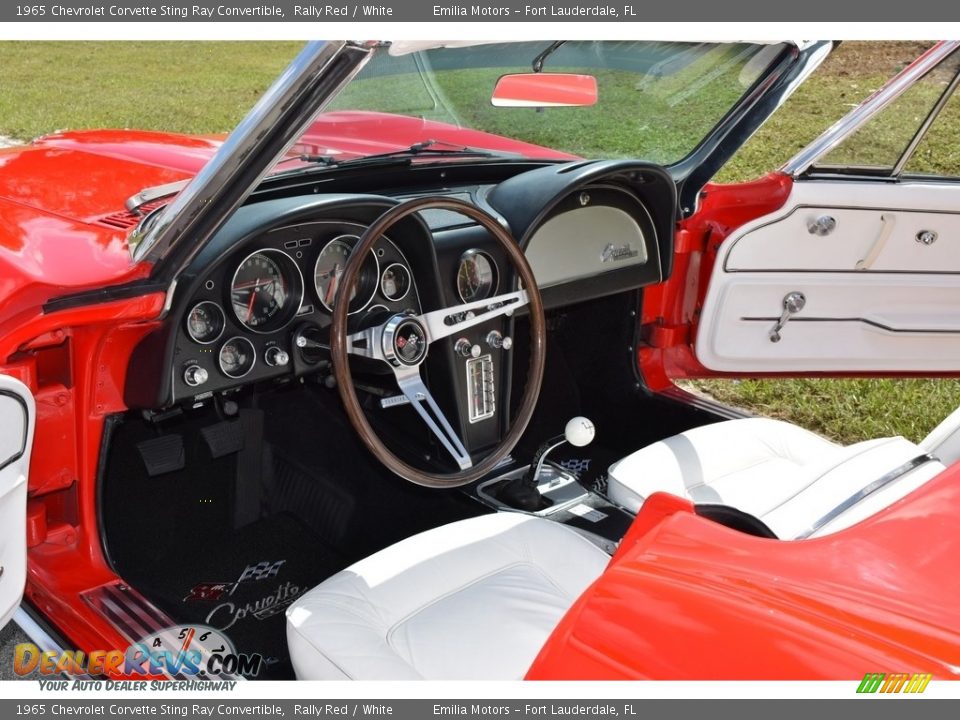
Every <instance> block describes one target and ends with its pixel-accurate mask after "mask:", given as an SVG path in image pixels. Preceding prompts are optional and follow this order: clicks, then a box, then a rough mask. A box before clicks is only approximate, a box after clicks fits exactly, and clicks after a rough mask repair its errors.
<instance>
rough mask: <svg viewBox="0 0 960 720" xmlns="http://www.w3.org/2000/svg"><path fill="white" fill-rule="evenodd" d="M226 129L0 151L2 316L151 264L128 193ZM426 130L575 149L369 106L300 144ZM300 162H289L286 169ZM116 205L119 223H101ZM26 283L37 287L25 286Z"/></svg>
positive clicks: (344, 145)
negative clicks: (135, 256)
mask: <svg viewBox="0 0 960 720" xmlns="http://www.w3.org/2000/svg"><path fill="white" fill-rule="evenodd" d="M223 137H224V136H190V135H174V134H169V133H160V132H143V131H134V130H95V131H82V132H67V133H58V134H54V135H48V136H45V137H43V138H40V139H38V140H36V141H35V142H34V143H32V144H30V145H27V146H23V147H16V148H10V149H7V150H0V324H2V322H3V320H4V319H5V318H6V317H8V316H9V315H10V314H11V313H12V312H15V311H17V310H18V309H23V306H24V303H27V304H28V305H29V306H35V305H36V304H37V302H38V301H39V302H42V301H43V300H45V299H47V298H49V297H55V296H57V295H62V294H65V293H68V292H73V291H79V290H84V289H91V288H98V287H103V286H104V285H112V284H117V283H121V282H125V281H128V280H130V279H132V278H135V277H138V276H142V275H143V274H144V273H145V272H146V271H147V268H146V267H139V268H135V267H133V266H131V264H130V256H129V253H128V251H127V245H126V238H127V234H128V232H129V230H130V227H132V224H134V223H135V222H136V220H137V218H136V217H131V216H127V217H124V215H125V210H124V201H125V200H126V199H127V198H129V197H130V196H132V195H134V194H136V193H137V192H139V191H140V190H142V189H143V188H146V187H152V186H156V185H165V184H167V183H171V182H175V181H177V180H184V179H187V178H191V177H193V175H195V174H196V173H197V172H198V171H199V170H200V168H201V167H203V166H204V164H206V163H207V161H209V160H210V158H211V157H212V156H213V154H214V153H215V152H216V151H217V149H218V148H219V147H220V145H221V143H222V141H223ZM428 138H429V139H437V140H443V141H445V142H448V143H455V144H460V145H476V146H481V147H484V148H489V149H492V150H500V151H504V152H514V153H520V154H523V155H529V156H532V157H538V158H552V159H569V158H570V156H569V155H565V154H563V153H558V152H556V151H553V150H549V149H547V148H541V147H538V146H536V145H530V144H528V143H522V142H517V141H515V140H510V139H508V138H504V137H499V136H497V135H490V134H488V133H482V132H478V131H476V130H469V129H464V128H457V127H455V126H452V125H447V124H444V123H438V122H433V121H429V120H422V119H419V118H409V117H403V116H399V115H387V114H383V113H367V112H335V113H329V114H326V115H324V116H322V117H321V118H320V119H319V120H318V121H317V122H316V123H315V124H314V125H313V126H312V127H311V128H310V130H309V131H308V132H307V133H306V134H305V135H304V137H303V139H302V140H301V142H300V144H299V145H298V146H297V147H296V148H294V151H295V153H298V154H299V153H304V152H309V153H317V154H325V153H328V152H333V153H336V154H338V155H342V156H346V157H353V156H357V155H369V154H373V153H380V152H388V151H391V150H398V149H402V148H405V147H408V146H409V145H411V144H412V143H414V142H418V141H422V140H424V139H428ZM297 164H299V161H296V160H294V161H292V162H290V161H288V162H285V163H283V164H282V165H281V166H280V169H281V170H287V169H289V168H291V167H296V165H297ZM118 213H119V214H120V215H119V221H120V222H119V225H118V224H111V223H105V222H104V220H105V219H109V218H110V216H111V215H115V214H118ZM28 286H29V287H30V288H31V289H32V290H33V291H34V292H24V289H25V288H26V287H28ZM14 303H15V304H16V307H14V306H13V304H14Z"/></svg>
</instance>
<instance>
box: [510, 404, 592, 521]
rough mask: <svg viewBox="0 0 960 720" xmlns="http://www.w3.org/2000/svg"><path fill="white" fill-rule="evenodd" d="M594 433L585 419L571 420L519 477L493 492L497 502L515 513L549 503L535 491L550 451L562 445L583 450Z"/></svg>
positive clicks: (538, 451)
mask: <svg viewBox="0 0 960 720" xmlns="http://www.w3.org/2000/svg"><path fill="white" fill-rule="evenodd" d="M594 433H595V430H594V427H593V423H592V422H591V421H590V420H588V419H587V418H585V417H580V416H578V417H575V418H573V419H572V420H570V421H569V422H568V423H567V425H566V427H565V428H564V431H563V435H557V436H556V437H554V438H550V439H549V440H547V441H546V442H545V443H543V444H542V445H541V446H540V447H539V448H537V452H536V453H534V455H533V460H532V461H531V462H530V469H529V470H527V473H526V474H525V475H524V476H523V477H519V478H516V479H514V480H511V481H509V482H507V483H505V484H504V485H503V486H502V487H501V488H500V489H499V490H498V491H497V492H496V496H497V499H498V500H501V501H502V502H504V503H506V504H507V505H509V506H510V507H513V508H516V509H518V510H527V511H530V512H536V511H538V510H543V509H545V508H548V507H550V505H551V504H552V503H551V501H550V500H549V499H548V498H545V497H544V496H543V495H542V494H541V493H540V490H539V485H540V476H541V474H542V473H543V464H544V462H545V461H546V459H547V455H548V454H549V453H550V451H551V450H555V449H556V448H558V447H559V446H560V445H563V444H564V443H570V444H571V445H573V446H575V447H584V446H586V445H589V444H590V443H591V442H592V441H593V436H594Z"/></svg>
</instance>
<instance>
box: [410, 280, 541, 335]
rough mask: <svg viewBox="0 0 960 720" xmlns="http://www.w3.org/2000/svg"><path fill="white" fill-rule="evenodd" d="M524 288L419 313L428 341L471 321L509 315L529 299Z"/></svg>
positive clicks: (468, 325) (476, 323) (469, 323)
mask: <svg viewBox="0 0 960 720" xmlns="http://www.w3.org/2000/svg"><path fill="white" fill-rule="evenodd" d="M529 301H530V300H529V297H528V295H527V291H526V290H517V291H516V292H510V293H504V294H502V295H495V296H493V297H489V298H487V299H486V300H475V301H474V302H468V303H464V304H463V305H454V306H453V307H448V308H443V309H442V310H434V311H433V312H428V313H424V314H423V315H421V316H420V321H421V322H422V323H423V324H424V325H425V326H426V328H427V335H428V339H429V341H430V342H434V341H435V340H441V339H442V338H445V337H449V336H450V335H454V334H457V333H460V332H463V331H464V330H466V329H467V328H471V327H473V326H474V325H479V324H480V323H484V322H486V321H487V320H491V319H493V318H495V317H500V316H501V315H511V314H513V312H514V311H516V310H517V309H519V308H521V307H523V306H524V305H526V304H527V303H528V302H529Z"/></svg>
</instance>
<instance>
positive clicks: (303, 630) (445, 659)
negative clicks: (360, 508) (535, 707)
mask: <svg viewBox="0 0 960 720" xmlns="http://www.w3.org/2000/svg"><path fill="white" fill-rule="evenodd" d="M609 560H610V557H609V556H608V555H607V554H606V553H605V552H603V551H602V550H600V549H599V548H597V547H596V546H595V545H593V544H592V543H590V542H589V541H588V540H586V539H585V538H584V537H582V536H581V535H578V534H577V533H576V532H575V531H573V530H571V529H569V528H567V527H565V526H563V525H560V524H558V523H554V522H551V521H549V520H544V519H542V518H536V517H530V516H527V515H520V514H517V513H498V514H494V515H483V516H481V517H477V518H472V519H469V520H463V521H460V522H456V523H452V524H450V525H445V526H443V527H439V528H436V529H434V530H429V531H427V532H424V533H421V534H419V535H415V536H413V537H411V538H408V539H406V540H403V541H401V542H399V543H397V544H395V545H392V546H391V547H388V548H386V549H385V550H382V551H380V552H378V553H376V554H374V555H372V556H370V557H368V558H365V559H364V560H361V561H360V562H358V563H356V564H354V565H352V566H351V567H349V568H347V569H346V570H344V571H342V572H340V573H338V574H337V575H334V576H333V577H331V578H329V579H328V580H326V581H324V582H323V583H321V584H320V585H318V586H317V587H315V588H314V589H313V590H311V591H310V592H308V593H307V594H306V595H304V596H303V597H301V598H299V599H298V600H297V601H296V602H295V603H293V605H291V606H290V607H289V608H288V609H287V641H288V645H289V649H290V657H291V659H292V661H293V667H294V670H295V671H296V673H297V677H298V678H300V679H314V680H344V679H358V680H410V679H429V680H449V679H459V680H464V679H466V680H470V679H483V680H500V679H521V678H523V676H524V674H525V673H526V671H527V668H528V667H529V666H530V664H531V663H532V662H533V660H534V658H535V657H536V656H537V653H538V652H539V651H540V648H541V647H542V646H543V644H544V643H545V642H546V640H547V637H548V636H549V635H550V633H551V632H552V631H553V628H554V627H555V626H556V624H557V623H558V622H559V621H560V618H561V617H562V616H563V615H564V613H565V612H566V611H567V609H568V608H569V607H570V606H571V605H572V604H573V602H574V600H576V599H577V598H578V597H579V596H580V594H581V593H583V591H584V590H586V588H587V586H589V585H590V584H591V583H592V582H593V581H594V580H595V579H596V578H597V577H599V576H600V575H601V574H602V572H603V570H604V568H605V567H606V565H607V563H608V561H609Z"/></svg>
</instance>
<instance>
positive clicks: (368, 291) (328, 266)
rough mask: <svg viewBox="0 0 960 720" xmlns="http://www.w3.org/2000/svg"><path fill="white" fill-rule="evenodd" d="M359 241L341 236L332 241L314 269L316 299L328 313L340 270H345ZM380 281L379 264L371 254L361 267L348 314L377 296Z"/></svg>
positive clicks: (341, 272)
mask: <svg viewBox="0 0 960 720" xmlns="http://www.w3.org/2000/svg"><path fill="white" fill-rule="evenodd" d="M359 239H360V238H358V237H357V236H356V235H341V236H340V237H337V238H334V239H333V240H331V241H330V242H328V243H327V244H326V245H325V246H324V248H323V250H321V251H320V256H319V257H318V258H317V264H316V265H315V266H314V268H313V282H314V285H315V287H316V289H317V297H318V298H319V299H320V303H321V304H322V305H323V306H324V307H325V308H326V309H327V310H330V311H331V312H332V311H333V303H334V301H335V300H336V298H337V291H338V289H339V287H340V278H341V277H342V276H343V270H344V268H346V267H347V260H349V259H350V253H351V252H353V248H354V247H355V246H356V244H357V241H358V240H359ZM379 277H380V263H379V261H378V260H377V255H376V253H375V252H374V251H373V250H371V251H370V255H369V257H367V258H365V259H364V261H363V265H361V266H360V276H359V277H358V278H357V284H356V285H355V286H354V289H353V292H351V293H350V310H349V312H350V314H353V313H355V312H357V311H359V310H363V309H364V308H365V307H366V306H367V305H369V304H370V301H371V300H373V296H374V294H375V293H376V292H377V283H378V280H379Z"/></svg>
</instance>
